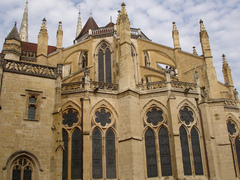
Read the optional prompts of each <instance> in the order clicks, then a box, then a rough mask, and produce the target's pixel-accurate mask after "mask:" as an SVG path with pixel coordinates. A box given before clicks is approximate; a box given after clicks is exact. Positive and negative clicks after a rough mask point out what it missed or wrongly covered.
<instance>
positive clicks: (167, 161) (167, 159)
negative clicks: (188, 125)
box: [158, 127, 172, 176]
mask: <svg viewBox="0 0 240 180" xmlns="http://www.w3.org/2000/svg"><path fill="white" fill-rule="evenodd" d="M158 140H159V149H160V157H161V169H162V176H171V175H172V165H171V153H170V145H169V135H168V131H167V129H166V128H165V127H161V129H160V130H159V133H158Z"/></svg>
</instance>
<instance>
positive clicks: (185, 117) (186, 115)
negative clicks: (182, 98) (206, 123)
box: [180, 107, 194, 125]
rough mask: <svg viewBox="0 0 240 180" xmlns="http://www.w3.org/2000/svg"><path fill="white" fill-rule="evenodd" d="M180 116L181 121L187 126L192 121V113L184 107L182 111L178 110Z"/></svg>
mask: <svg viewBox="0 0 240 180" xmlns="http://www.w3.org/2000/svg"><path fill="white" fill-rule="evenodd" d="M180 115H181V116H180V119H181V121H183V122H185V123H186V124H187V125H189V124H190V122H193V121H194V119H193V113H192V111H190V110H188V108H186V107H184V108H183V110H180Z"/></svg>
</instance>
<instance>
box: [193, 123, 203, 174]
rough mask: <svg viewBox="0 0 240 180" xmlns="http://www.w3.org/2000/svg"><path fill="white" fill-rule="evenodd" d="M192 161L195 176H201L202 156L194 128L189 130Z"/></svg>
mask: <svg viewBox="0 0 240 180" xmlns="http://www.w3.org/2000/svg"><path fill="white" fill-rule="evenodd" d="M191 140H192V150H193V160H194V168H195V174H196V175H203V166H202V156H201V149H200V143H199V135H198V132H197V130H196V129H195V127H193V128H192V130H191Z"/></svg>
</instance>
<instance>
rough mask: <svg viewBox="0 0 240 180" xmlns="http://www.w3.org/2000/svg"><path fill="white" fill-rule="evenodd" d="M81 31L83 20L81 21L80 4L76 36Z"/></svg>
mask: <svg viewBox="0 0 240 180" xmlns="http://www.w3.org/2000/svg"><path fill="white" fill-rule="evenodd" d="M81 31H82V21H81V12H80V6H79V12H78V23H77V31H76V38H77V37H78V35H79V34H80V32H81Z"/></svg>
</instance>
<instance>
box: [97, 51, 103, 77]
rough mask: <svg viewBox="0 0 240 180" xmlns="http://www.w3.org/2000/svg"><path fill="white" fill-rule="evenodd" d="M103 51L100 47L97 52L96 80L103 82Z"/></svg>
mask: <svg viewBox="0 0 240 180" xmlns="http://www.w3.org/2000/svg"><path fill="white" fill-rule="evenodd" d="M103 55H104V54H103V51H102V50H101V49H100V50H99V52H98V81H99V82H104V59H103Z"/></svg>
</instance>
